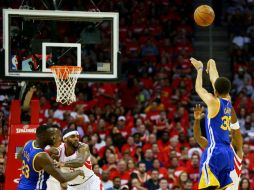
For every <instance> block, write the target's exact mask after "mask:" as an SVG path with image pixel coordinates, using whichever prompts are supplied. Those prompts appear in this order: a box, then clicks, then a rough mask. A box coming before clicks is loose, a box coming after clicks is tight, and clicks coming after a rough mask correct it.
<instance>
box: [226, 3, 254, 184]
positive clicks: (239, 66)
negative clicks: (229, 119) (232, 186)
mask: <svg viewBox="0 0 254 190" xmlns="http://www.w3.org/2000/svg"><path fill="white" fill-rule="evenodd" d="M228 3H229V6H228V8H227V10H226V12H225V19H226V23H227V24H228V34H229V38H230V40H231V50H230V57H231V65H232V71H233V72H232V73H234V74H233V93H232V95H233V100H234V108H235V110H236V112H237V115H238V120H239V123H240V126H241V131H242V135H243V137H244V145H243V151H244V158H243V169H242V175H241V177H242V179H243V180H242V184H243V183H245V188H243V187H241V188H242V189H253V188H254V186H253V185H254V165H253V160H254V152H253V151H254V106H253V105H254V1H252V0H250V1H244V0H240V1H234V0H231V1H228ZM248 179H249V181H248ZM246 186H247V188H246Z"/></svg>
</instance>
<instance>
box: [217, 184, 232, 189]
mask: <svg viewBox="0 0 254 190" xmlns="http://www.w3.org/2000/svg"><path fill="white" fill-rule="evenodd" d="M232 185H234V183H230V184H228V185H226V186H224V187H222V188H220V189H218V190H224V189H226V188H227V187H230V186H232Z"/></svg>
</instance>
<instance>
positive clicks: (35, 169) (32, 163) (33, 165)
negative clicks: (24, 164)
mask: <svg viewBox="0 0 254 190" xmlns="http://www.w3.org/2000/svg"><path fill="white" fill-rule="evenodd" d="M41 153H45V154H46V152H38V153H37V154H35V156H34V158H33V162H32V166H33V169H34V171H36V172H41V171H42V169H41V170H36V169H35V167H34V160H35V158H36V157H37V156H38V155H39V154H41Z"/></svg>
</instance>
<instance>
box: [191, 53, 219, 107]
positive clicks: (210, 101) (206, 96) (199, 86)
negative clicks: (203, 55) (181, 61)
mask: <svg viewBox="0 0 254 190" xmlns="http://www.w3.org/2000/svg"><path fill="white" fill-rule="evenodd" d="M190 61H191V63H192V65H193V66H194V67H195V69H196V70H197V78H196V83H195V90H196V92H197V94H198V95H199V97H200V98H201V99H202V100H203V101H204V102H205V104H206V105H208V106H209V105H214V104H217V102H216V98H215V97H214V96H213V95H212V94H211V93H208V92H207V90H206V89H204V88H203V79H202V77H203V63H202V62H201V61H198V60H196V59H194V58H193V57H192V58H190Z"/></svg>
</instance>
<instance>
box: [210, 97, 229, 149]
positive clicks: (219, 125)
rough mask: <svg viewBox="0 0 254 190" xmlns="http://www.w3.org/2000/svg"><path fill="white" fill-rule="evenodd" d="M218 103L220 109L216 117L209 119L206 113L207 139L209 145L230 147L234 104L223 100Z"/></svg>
mask: <svg viewBox="0 0 254 190" xmlns="http://www.w3.org/2000/svg"><path fill="white" fill-rule="evenodd" d="M218 101H219V108H218V111H217V113H216V115H214V116H212V117H209V116H208V114H207V113H206V120H205V121H206V124H205V126H206V137H207V140H208V144H209V145H211V144H214V145H215V146H216V145H218V144H222V145H223V144H224V145H230V139H229V133H230V121H231V109H232V104H231V102H230V101H229V100H225V99H222V98H220V99H219V100H218ZM209 145H208V146H209Z"/></svg>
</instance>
